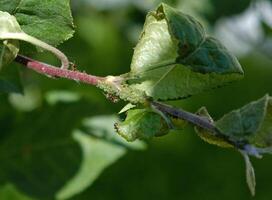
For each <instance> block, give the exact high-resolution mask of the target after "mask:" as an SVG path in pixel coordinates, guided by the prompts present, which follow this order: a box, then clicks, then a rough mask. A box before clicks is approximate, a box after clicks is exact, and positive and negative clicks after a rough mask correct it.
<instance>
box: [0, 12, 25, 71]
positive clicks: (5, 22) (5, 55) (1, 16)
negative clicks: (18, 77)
mask: <svg viewBox="0 0 272 200" xmlns="http://www.w3.org/2000/svg"><path fill="white" fill-rule="evenodd" d="M0 24H1V26H0V39H1V37H2V35H3V34H6V33H20V32H21V28H20V25H19V24H18V22H17V21H16V18H15V17H13V16H11V15H10V14H8V13H7V12H1V11H0ZM1 43H2V44H0V70H1V68H2V67H3V66H4V65H7V64H9V63H10V62H11V61H12V60H13V59H14V58H15V57H16V56H17V53H18V52H19V43H18V42H17V41H16V40H15V41H12V40H10V41H8V40H5V41H3V42H1Z"/></svg>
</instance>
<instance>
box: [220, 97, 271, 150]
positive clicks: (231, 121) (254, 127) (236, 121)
mask: <svg viewBox="0 0 272 200" xmlns="http://www.w3.org/2000/svg"><path fill="white" fill-rule="evenodd" d="M215 125H216V127H217V128H218V129H219V130H220V131H221V132H222V133H223V134H224V135H226V136H228V137H230V138H232V139H233V140H237V141H238V140H245V141H248V143H249V144H252V145H254V146H258V147H270V146H271V145H272V99H271V97H269V96H268V95H265V96H264V97H263V98H261V99H259V100H257V101H253V102H251V103H249V104H247V105H245V106H244V107H242V108H240V109H238V110H234V111H232V112H230V113H228V114H226V115H224V116H223V117H222V118H221V119H220V120H218V121H217V122H216V123H215Z"/></svg>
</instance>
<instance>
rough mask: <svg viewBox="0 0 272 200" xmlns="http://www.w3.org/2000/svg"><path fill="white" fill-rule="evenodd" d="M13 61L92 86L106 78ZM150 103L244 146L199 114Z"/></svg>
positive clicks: (22, 59) (18, 59)
mask: <svg viewBox="0 0 272 200" xmlns="http://www.w3.org/2000/svg"><path fill="white" fill-rule="evenodd" d="M15 61H16V62H18V63H20V64H22V65H24V66H26V67H27V68H29V69H32V70H34V71H36V72H38V73H40V74H44V75H47V76H50V77H61V78H66V79H71V80H74V81H78V82H83V83H87V84H89V85H94V86H96V85H97V84H98V83H99V82H100V81H105V80H106V77H98V76H93V75H89V74H86V73H82V72H79V71H73V70H68V69H62V68H58V67H55V66H52V65H48V64H46V63H42V62H39V61H37V60H33V59H31V58H28V57H26V56H23V55H18V56H17V57H16V58H15ZM150 103H151V106H153V107H154V108H156V109H158V110H159V111H160V112H162V113H164V114H167V115H170V116H172V117H175V118H179V119H182V120H185V121H187V122H189V123H191V124H193V125H195V126H197V127H200V128H203V129H206V130H207V131H208V132H209V133H210V134H211V135H213V136H216V137H219V138H222V139H224V140H225V141H228V142H229V143H230V144H232V145H233V146H235V147H237V148H238V149H243V148H244V145H245V144H244V142H243V141H241V142H237V141H233V140H232V139H231V138H229V137H227V136H225V135H223V134H222V133H221V132H220V131H219V130H218V129H217V128H216V127H215V126H214V124H213V123H212V122H210V121H208V120H207V119H205V118H203V117H201V116H199V115H196V114H194V113H190V112H187V111H184V110H182V109H178V108H174V107H172V106H170V105H166V104H163V103H161V102H157V101H152V102H150Z"/></svg>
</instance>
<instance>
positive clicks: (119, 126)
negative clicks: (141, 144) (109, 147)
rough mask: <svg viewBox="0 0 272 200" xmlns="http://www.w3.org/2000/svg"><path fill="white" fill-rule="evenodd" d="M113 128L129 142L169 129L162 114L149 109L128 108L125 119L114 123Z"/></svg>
mask: <svg viewBox="0 0 272 200" xmlns="http://www.w3.org/2000/svg"><path fill="white" fill-rule="evenodd" d="M115 129H116V131H117V133H118V134H119V135H121V136H122V137H123V138H125V139H126V140H127V141H130V142H131V141H134V140H136V139H150V138H152V137H154V136H161V135H165V134H167V133H168V131H169V127H168V125H167V123H166V122H165V120H164V119H163V118H162V116H161V115H159V114H158V113H155V112H154V111H152V110H150V109H133V110H129V111H128V112H127V117H126V119H125V121H123V122H121V123H116V124H115Z"/></svg>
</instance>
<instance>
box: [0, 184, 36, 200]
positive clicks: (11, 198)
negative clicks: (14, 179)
mask: <svg viewBox="0 0 272 200" xmlns="http://www.w3.org/2000/svg"><path fill="white" fill-rule="evenodd" d="M0 199H3V200H34V199H32V198H29V197H27V196H25V195H24V194H22V193H20V192H19V191H18V190H17V189H16V188H15V187H14V186H13V185H12V184H6V185H4V186H2V187H0Z"/></svg>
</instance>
